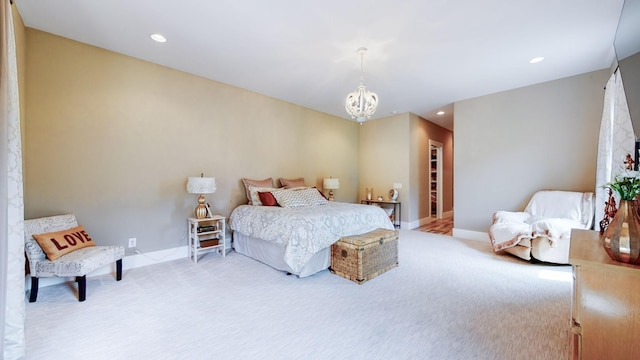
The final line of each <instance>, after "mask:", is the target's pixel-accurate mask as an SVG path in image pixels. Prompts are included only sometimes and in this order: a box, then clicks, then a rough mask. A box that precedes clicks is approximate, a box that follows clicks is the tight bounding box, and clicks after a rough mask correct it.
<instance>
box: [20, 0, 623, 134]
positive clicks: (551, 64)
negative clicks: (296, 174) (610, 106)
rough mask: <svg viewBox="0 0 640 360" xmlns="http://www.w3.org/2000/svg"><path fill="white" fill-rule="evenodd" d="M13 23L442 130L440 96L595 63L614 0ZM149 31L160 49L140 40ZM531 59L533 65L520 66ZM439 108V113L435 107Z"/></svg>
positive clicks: (125, 3) (600, 61)
mask: <svg viewBox="0 0 640 360" xmlns="http://www.w3.org/2000/svg"><path fill="white" fill-rule="evenodd" d="M15 2H16V5H17V7H18V10H19V12H20V14H21V15H22V17H23V20H24V22H25V25H26V26H28V27H32V28H36V29H39V30H43V31H46V32H50V33H53V34H57V35H60V36H63V37H66V38H70V39H74V40H77V41H80V42H84V43H88V44H92V45H95V46H98V47H101V48H105V49H108V50H112V51H115V52H118V53H122V54H126V55H130V56H133V57H136V58H140V59H144V60H147V61H150V62H153V63H157V64H161V65H165V66H168V67H171V68H174V69H179V70H182V71H186V72H189V73H192V74H196V75H199V76H202V77H205V78H209V79H213V80H217V81H220V82H223V83H227V84H230V85H235V86H238V87H241V88H244V89H248V90H252V91H255V92H258V93H261V94H265V95H268V96H271V97H274V98H278V99H282V100H285V101H289V102H291V103H295V104H299V105H302V106H305V107H308V108H311V109H315V110H318V111H322V112H326V113H329V114H332V115H336V116H339V117H343V118H345V119H348V118H349V117H348V115H347V114H346V112H345V110H344V99H345V97H346V95H347V94H348V93H349V92H351V91H353V90H355V89H356V87H357V86H358V83H359V79H360V58H359V55H358V53H357V52H356V50H357V49H358V48H359V47H362V46H364V47H367V48H368V49H369V51H368V53H367V54H366V55H365V58H364V77H365V83H366V86H367V89H369V90H371V91H374V92H376V93H377V94H378V96H379V98H380V103H379V106H378V110H377V112H376V114H375V115H374V117H373V118H374V119H375V118H380V117H385V116H389V115H391V114H393V113H404V112H412V113H414V114H416V115H419V116H421V117H423V118H426V119H428V120H430V121H432V122H435V123H438V124H440V125H442V126H444V127H446V128H449V129H453V116H452V111H453V105H452V104H453V102H455V101H459V100H464V99H468V98H472V97H476V96H481V95H486V94H490V93H495V92H499V91H503V90H508V89H513V88H518V87H522V86H526V85H531V84H536V83H540V82H545V81H549V80H554V79H559V78H563V77H567V76H572V75H577V74H582V73H585V72H589V71H593V70H598V69H603V68H607V67H609V66H610V65H611V63H612V61H613V58H614V52H613V46H612V43H613V39H614V36H615V32H616V27H617V23H618V18H619V16H620V11H621V9H622V5H623V0H562V1H558V0H517V1H514V0H402V1H384V0H316V1H311V0H306V1H304V0H270V1H266V0H226V1H225V0H182V1H169V0H109V1H104V0H15ZM155 32H158V33H162V34H163V35H164V36H165V37H166V38H167V39H168V41H167V42H166V43H164V44H159V43H156V42H154V41H152V40H151V39H150V38H149V35H150V34H151V33H155ZM536 56H543V57H545V60H544V61H543V62H541V63H539V64H535V65H532V64H529V60H530V59H531V58H533V57H536ZM439 110H445V111H446V114H445V115H444V116H437V115H436V114H435V113H436V112H437V111H439Z"/></svg>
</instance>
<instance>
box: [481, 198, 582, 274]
mask: <svg viewBox="0 0 640 360" xmlns="http://www.w3.org/2000/svg"><path fill="white" fill-rule="evenodd" d="M593 219H594V194H593V193H591V192H575V191H559V190H541V191H538V192H536V193H535V194H534V195H533V196H532V197H531V200H529V203H528V204H527V206H526V208H525V210H524V211H523V212H512V211H498V212H496V213H495V214H494V215H493V224H492V225H491V227H490V228H489V239H490V240H491V244H492V246H493V250H494V251H495V252H496V253H500V252H507V253H510V254H513V255H515V256H518V257H520V258H522V259H524V260H538V261H543V262H549V263H555V264H568V263H569V244H570V236H571V229H591V227H592V225H593Z"/></svg>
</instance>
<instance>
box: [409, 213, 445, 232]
mask: <svg viewBox="0 0 640 360" xmlns="http://www.w3.org/2000/svg"><path fill="white" fill-rule="evenodd" d="M414 230H418V231H424V232H429V233H434V234H443V235H449V236H451V234H452V232H453V216H451V217H447V218H444V219H438V220H433V221H431V222H429V223H428V224H424V225H422V226H420V227H418V228H416V229H414Z"/></svg>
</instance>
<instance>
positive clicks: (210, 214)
mask: <svg viewBox="0 0 640 360" xmlns="http://www.w3.org/2000/svg"><path fill="white" fill-rule="evenodd" d="M206 206H207V217H208V218H212V217H213V213H212V212H211V205H209V203H207V204H206Z"/></svg>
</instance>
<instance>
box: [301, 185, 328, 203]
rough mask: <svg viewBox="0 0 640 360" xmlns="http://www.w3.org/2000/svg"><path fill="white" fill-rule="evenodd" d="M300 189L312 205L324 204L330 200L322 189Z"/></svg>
mask: <svg viewBox="0 0 640 360" xmlns="http://www.w3.org/2000/svg"><path fill="white" fill-rule="evenodd" d="M300 191H301V192H302V196H304V197H305V199H306V200H307V203H308V204H309V205H311V206H316V205H324V204H326V203H328V202H329V200H327V199H326V198H325V197H324V195H322V193H321V192H320V190H318V189H316V188H307V189H304V190H300Z"/></svg>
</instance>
